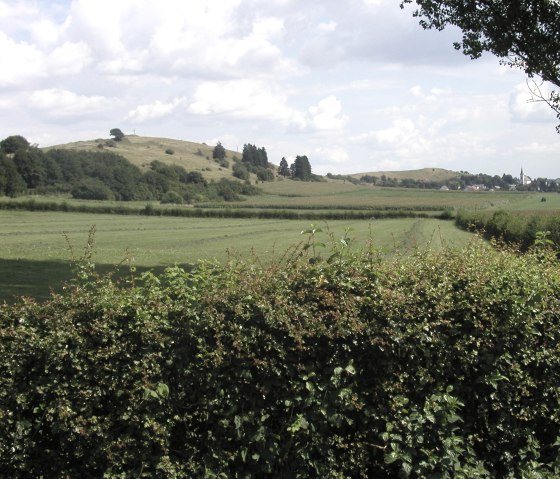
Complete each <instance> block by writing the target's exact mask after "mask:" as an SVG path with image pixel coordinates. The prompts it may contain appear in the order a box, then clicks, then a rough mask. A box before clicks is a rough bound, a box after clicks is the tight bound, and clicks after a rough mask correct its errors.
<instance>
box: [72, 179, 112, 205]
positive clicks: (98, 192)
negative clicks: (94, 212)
mask: <svg viewBox="0 0 560 479" xmlns="http://www.w3.org/2000/svg"><path fill="white" fill-rule="evenodd" d="M70 194H71V195H72V198H77V199H82V200H114V199H115V195H114V194H113V192H112V191H111V190H110V189H109V188H108V187H107V186H106V185H105V184H104V183H103V182H101V181H99V180H96V179H95V178H91V179H90V178H88V179H85V180H82V181H80V182H78V183H76V184H75V185H74V186H73V188H72V190H71V191H70Z"/></svg>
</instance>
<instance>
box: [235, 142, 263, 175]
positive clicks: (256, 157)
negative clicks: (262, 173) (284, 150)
mask: <svg viewBox="0 0 560 479" xmlns="http://www.w3.org/2000/svg"><path fill="white" fill-rule="evenodd" d="M241 161H242V162H243V163H245V164H246V165H247V167H248V168H250V169H252V167H259V166H260V167H262V168H268V154H267V152H266V149H265V147H264V146H263V147H260V148H259V147H257V146H256V145H251V144H250V143H249V144H247V145H243V155H242V157H241Z"/></svg>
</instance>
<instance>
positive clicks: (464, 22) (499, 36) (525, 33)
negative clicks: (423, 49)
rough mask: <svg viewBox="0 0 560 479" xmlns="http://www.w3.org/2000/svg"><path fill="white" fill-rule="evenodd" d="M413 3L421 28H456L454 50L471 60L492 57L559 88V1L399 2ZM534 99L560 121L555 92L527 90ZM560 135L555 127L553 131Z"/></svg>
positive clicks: (536, 85) (558, 94) (558, 97)
mask: <svg viewBox="0 0 560 479" xmlns="http://www.w3.org/2000/svg"><path fill="white" fill-rule="evenodd" d="M409 3H415V4H416V6H417V9H416V10H415V11H414V14H413V15H414V16H415V17H419V18H420V25H421V26H422V27H423V28H424V29H432V28H435V29H437V30H443V29H444V28H445V27H446V26H447V25H454V26H457V27H459V28H460V29H461V30H462V32H463V38H462V41H461V42H455V43H454V47H455V49H457V50H462V51H463V53H464V54H465V55H468V56H470V57H471V58H479V57H480V56H481V55H482V53H483V52H485V51H487V52H490V53H493V54H494V55H496V56H497V57H498V58H500V59H501V62H502V63H504V64H506V65H509V66H511V67H515V68H520V69H521V70H523V71H524V72H525V73H526V74H527V75H528V76H529V78H534V77H538V78H540V79H541V80H542V81H544V82H549V83H551V84H552V85H554V86H556V87H558V88H560V2H558V1H557V0H519V1H515V2H504V1H501V0H401V8H404V5H405V4H409ZM531 93H532V95H533V100H534V101H544V102H545V103H546V104H547V105H548V106H549V107H550V108H551V109H552V110H553V111H554V112H555V113H556V115H557V116H558V119H560V92H558V91H554V90H553V91H551V92H550V93H546V92H545V91H544V90H543V89H541V86H540V85H539V83H537V82H534V83H533V86H532V87H531ZM556 130H557V131H558V133H560V125H558V126H557V127H556Z"/></svg>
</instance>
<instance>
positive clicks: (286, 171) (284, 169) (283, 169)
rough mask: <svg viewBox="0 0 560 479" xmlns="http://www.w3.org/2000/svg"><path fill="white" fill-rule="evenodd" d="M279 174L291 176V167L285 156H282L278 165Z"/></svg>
mask: <svg viewBox="0 0 560 479" xmlns="http://www.w3.org/2000/svg"><path fill="white" fill-rule="evenodd" d="M278 174H279V175H280V176H290V167H289V166H288V162H287V161H286V158H284V157H282V159H281V160H280V165H279V166H278Z"/></svg>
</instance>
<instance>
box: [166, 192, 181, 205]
mask: <svg viewBox="0 0 560 479" xmlns="http://www.w3.org/2000/svg"><path fill="white" fill-rule="evenodd" d="M161 203H162V204H174V205H182V204H183V203H184V202H183V197H182V196H181V195H180V194H179V193H177V192H176V191H173V190H171V191H168V192H167V193H165V195H163V197H162V198H161Z"/></svg>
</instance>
